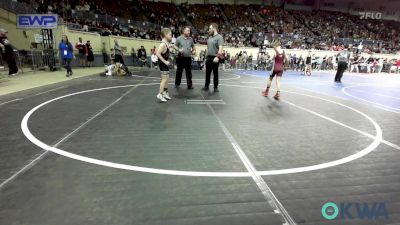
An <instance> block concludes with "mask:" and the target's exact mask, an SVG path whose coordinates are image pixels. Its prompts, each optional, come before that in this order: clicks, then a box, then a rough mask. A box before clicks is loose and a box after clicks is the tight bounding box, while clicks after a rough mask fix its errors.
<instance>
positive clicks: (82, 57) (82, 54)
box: [75, 37, 87, 67]
mask: <svg viewBox="0 0 400 225" xmlns="http://www.w3.org/2000/svg"><path fill="white" fill-rule="evenodd" d="M75 48H76V49H78V54H79V61H80V63H81V67H85V58H86V52H87V50H86V44H85V43H83V42H82V38H81V37H80V38H79V41H78V42H77V43H76V45H75Z"/></svg>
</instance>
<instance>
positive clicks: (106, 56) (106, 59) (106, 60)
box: [103, 53, 108, 64]
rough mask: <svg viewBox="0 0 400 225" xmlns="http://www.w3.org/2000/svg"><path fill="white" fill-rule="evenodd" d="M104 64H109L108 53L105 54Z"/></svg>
mask: <svg viewBox="0 0 400 225" xmlns="http://www.w3.org/2000/svg"><path fill="white" fill-rule="evenodd" d="M103 62H104V64H108V55H107V53H103Z"/></svg>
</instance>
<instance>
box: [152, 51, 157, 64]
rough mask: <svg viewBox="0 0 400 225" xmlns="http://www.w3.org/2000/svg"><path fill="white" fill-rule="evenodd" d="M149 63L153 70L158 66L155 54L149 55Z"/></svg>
mask: <svg viewBox="0 0 400 225" xmlns="http://www.w3.org/2000/svg"><path fill="white" fill-rule="evenodd" d="M151 63H152V65H153V67H154V68H157V66H158V57H157V55H156V52H152V54H151Z"/></svg>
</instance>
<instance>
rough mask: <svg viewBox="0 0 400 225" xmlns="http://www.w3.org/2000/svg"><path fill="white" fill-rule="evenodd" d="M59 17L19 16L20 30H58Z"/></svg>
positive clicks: (51, 15) (46, 15)
mask: <svg viewBox="0 0 400 225" xmlns="http://www.w3.org/2000/svg"><path fill="white" fill-rule="evenodd" d="M57 24H58V15H56V14H19V15H17V28H18V29H56V28H57Z"/></svg>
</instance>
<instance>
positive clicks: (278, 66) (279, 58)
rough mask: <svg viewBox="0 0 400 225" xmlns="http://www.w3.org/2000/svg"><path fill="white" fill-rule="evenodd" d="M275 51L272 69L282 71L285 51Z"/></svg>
mask: <svg viewBox="0 0 400 225" xmlns="http://www.w3.org/2000/svg"><path fill="white" fill-rule="evenodd" d="M275 52H276V56H275V65H274V71H283V66H284V64H285V51H283V52H282V53H278V52H277V51H275Z"/></svg>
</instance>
